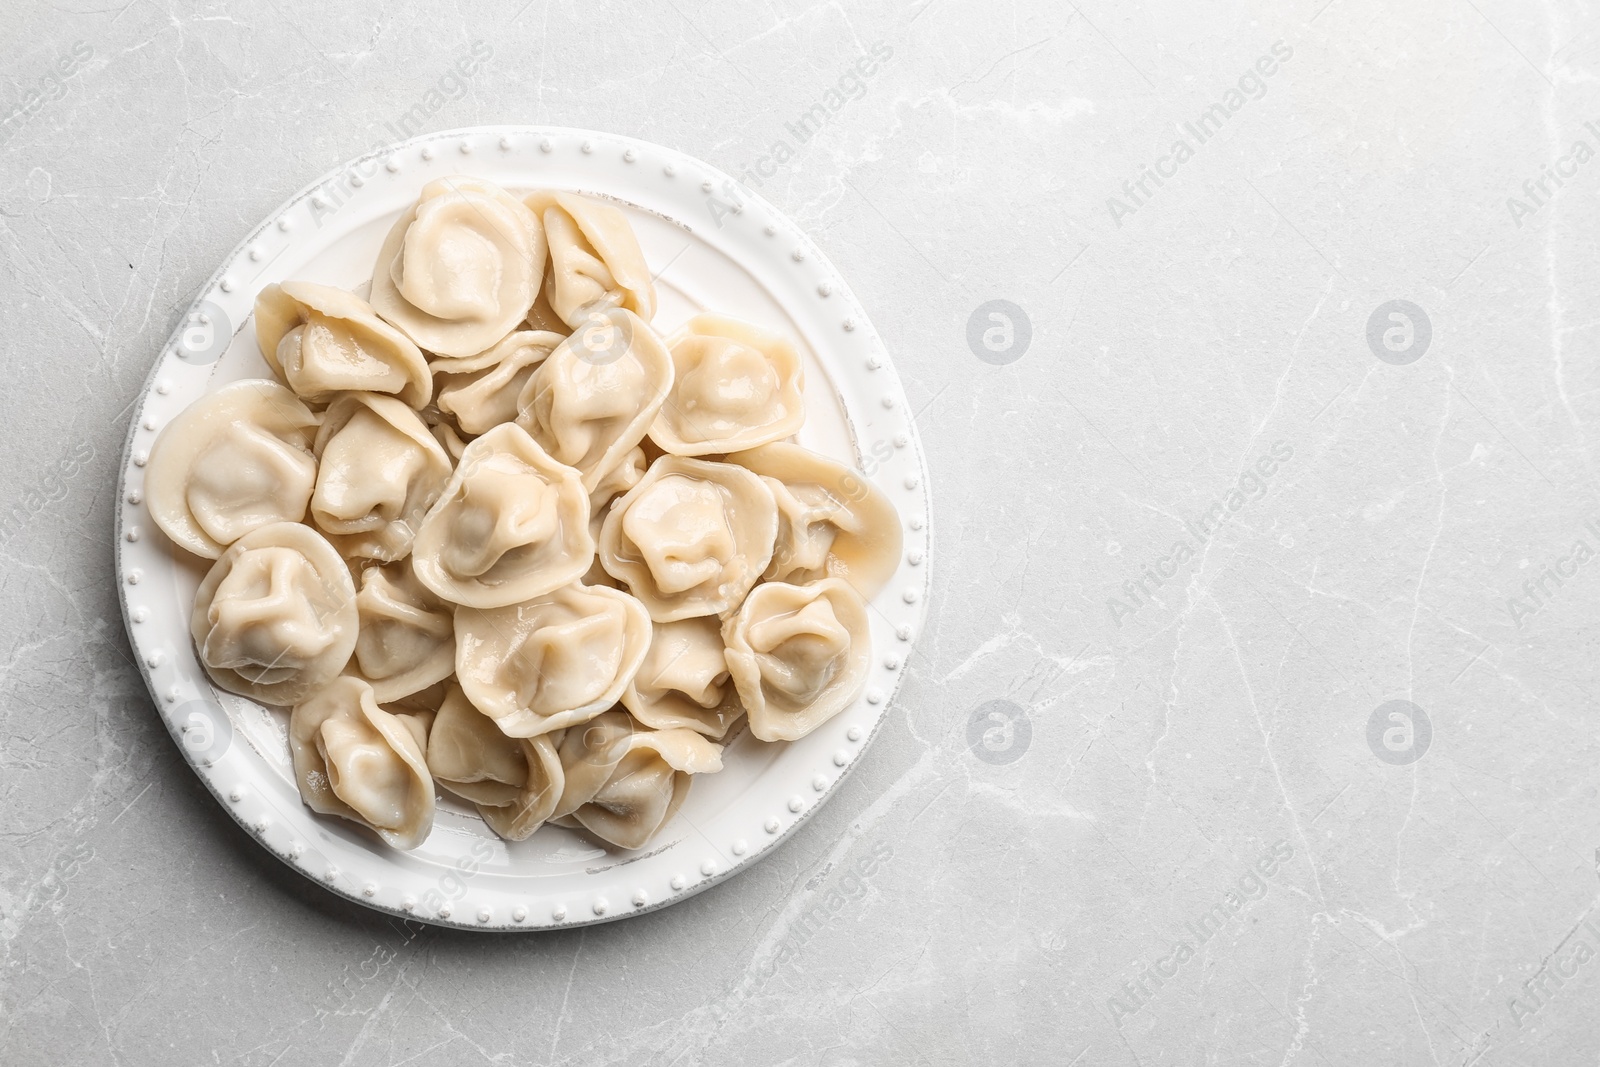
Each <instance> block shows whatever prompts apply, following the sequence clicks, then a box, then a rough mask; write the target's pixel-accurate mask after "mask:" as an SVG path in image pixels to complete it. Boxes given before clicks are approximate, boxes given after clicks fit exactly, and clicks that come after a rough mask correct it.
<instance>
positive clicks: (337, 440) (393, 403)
mask: <svg viewBox="0 0 1600 1067" xmlns="http://www.w3.org/2000/svg"><path fill="white" fill-rule="evenodd" d="M315 451H316V454H317V460H318V463H319V466H318V469H317V488H316V492H315V493H313V494H312V497H311V518H312V521H314V522H315V523H316V524H317V527H318V528H319V529H321V530H322V532H323V533H325V534H327V535H328V540H330V541H332V542H333V544H334V545H335V546H336V547H337V548H338V549H339V550H340V551H341V552H343V553H344V554H345V555H346V556H358V557H363V558H366V559H377V560H383V561H385V562H389V561H392V560H397V559H400V558H401V557H402V556H405V555H407V554H408V553H409V552H410V551H411V544H412V541H413V540H414V539H415V538H416V531H417V527H418V526H419V525H420V524H421V522H422V516H423V515H424V514H426V513H427V510H428V509H429V508H431V507H432V506H433V503H434V501H435V500H438V499H439V494H440V493H441V492H442V491H443V490H444V484H445V481H446V480H447V479H448V478H449V477H450V456H449V454H448V453H447V452H445V450H444V448H443V447H442V446H441V445H440V444H439V442H438V440H437V439H435V438H434V436H433V434H431V433H429V432H428V427H427V425H426V424H425V423H424V422H423V421H422V419H421V418H419V417H418V416H417V413H416V412H414V411H412V410H411V409H410V408H408V407H406V406H405V405H404V404H402V403H400V401H398V400H396V399H394V398H393V397H388V396H380V395H378V394H377V393H343V394H341V395H340V396H339V398H338V399H337V400H335V401H334V402H333V403H332V404H331V405H329V407H328V410H327V412H326V414H325V415H324V416H323V419H322V428H321V429H320V430H318V431H317V440H316V445H315Z"/></svg>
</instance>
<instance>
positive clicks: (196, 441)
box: [144, 379, 317, 559]
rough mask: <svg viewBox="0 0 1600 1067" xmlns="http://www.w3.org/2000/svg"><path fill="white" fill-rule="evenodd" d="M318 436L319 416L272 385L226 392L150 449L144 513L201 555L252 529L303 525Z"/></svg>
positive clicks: (181, 418)
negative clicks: (314, 441)
mask: <svg viewBox="0 0 1600 1067" xmlns="http://www.w3.org/2000/svg"><path fill="white" fill-rule="evenodd" d="M316 431H317V416H316V415H314V414H312V412H311V409H310V408H308V407H306V406H305V405H304V404H303V403H301V402H300V400H299V398H298V397H296V396H295V395H294V394H293V393H291V392H290V391H289V390H287V389H285V388H284V387H283V386H281V385H279V384H278V383H277V382H271V381H267V380H265V379H251V380H248V381H242V382H234V383H233V384H232V385H226V386H223V387H222V388H221V389H219V390H217V391H216V392H215V393H212V394H211V395H209V396H206V397H203V398H201V399H200V400H198V401H196V402H195V403H193V404H191V405H190V406H189V407H187V408H185V409H184V410H183V411H182V412H180V413H179V414H178V416H177V418H175V419H173V420H172V422H171V423H169V424H168V425H167V427H166V428H165V429H164V430H162V431H161V436H159V437H157V438H156V441H155V444H154V445H153V446H151V448H150V459H149V461H148V463H147V464H146V469H145V480H144V491H145V499H146V501H147V506H148V507H149V509H150V517H151V518H153V519H154V520H155V522H156V525H157V526H159V527H161V530H162V532H163V533H165V534H166V535H167V536H168V537H170V538H171V539H172V541H173V543H175V544H177V545H178V546H179V547H180V548H185V549H187V550H189V551H190V552H193V553H194V554H195V555H197V556H204V557H206V558H207V559H216V558H217V557H218V556H220V555H222V550H223V549H224V548H226V547H227V546H228V545H231V544H233V542H235V541H237V540H238V539H239V538H241V537H243V536H244V535H245V534H247V533H249V532H250V531H251V530H256V529H259V528H261V527H262V526H267V525H270V524H271V523H275V522H298V521H300V520H301V519H303V518H305V514H306V506H307V505H308V504H309V503H310V502H311V493H312V490H313V488H314V487H315V485H316V479H317V463H316V459H315V458H314V457H313V455H312V452H311V443H312V439H313V437H314V436H315V434H316Z"/></svg>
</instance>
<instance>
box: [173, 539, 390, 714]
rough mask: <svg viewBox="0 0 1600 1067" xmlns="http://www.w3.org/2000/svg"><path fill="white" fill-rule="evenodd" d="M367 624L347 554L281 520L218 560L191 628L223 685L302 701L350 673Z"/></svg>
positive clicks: (276, 700)
mask: <svg viewBox="0 0 1600 1067" xmlns="http://www.w3.org/2000/svg"><path fill="white" fill-rule="evenodd" d="M358 621H359V620H358V616H357V612H356V589H355V583H354V582H352V581H351V579H350V571H349V569H348V568H347V567H346V566H345V562H344V560H343V559H341V558H340V556H339V553H338V552H336V551H334V548H333V546H332V545H330V544H328V542H327V541H326V540H324V539H323V537H322V536H321V535H320V534H318V533H317V532H316V531H315V530H313V529H312V528H311V527H309V526H305V525H303V524H301V523H297V522H279V523H274V524H273V525H271V526H263V527H261V528H260V529H258V530H252V531H251V532H250V533H247V534H245V535H244V536H243V537H241V538H239V540H237V541H235V542H234V543H233V544H232V545H230V546H229V547H228V550H227V551H226V552H224V553H223V554H222V556H221V558H220V559H218V560H217V562H216V563H215V564H213V565H212V567H211V570H210V572H209V573H207V574H206V576H205V578H204V579H203V580H202V581H201V583H200V588H199V590H198V591H197V592H196V593H195V598H194V612H193V614H192V615H191V616H190V620H189V629H190V633H191V634H192V636H193V637H194V644H195V648H196V649H197V650H198V652H199V654H200V662H201V664H202V665H203V666H204V667H205V669H206V673H207V674H209V675H210V676H211V680H212V681H213V682H215V683H216V684H217V685H218V686H219V687H221V688H223V689H226V690H227V691H228V692H230V693H238V694H239V695H240V696H245V697H250V698H252V699H255V700H261V701H265V702H266V703H268V704H294V703H296V702H298V701H300V700H303V699H305V698H306V697H307V696H309V695H311V693H313V692H314V691H316V690H317V689H319V688H321V687H322V686H324V685H326V684H328V683H329V682H330V681H332V680H333V679H334V678H335V677H337V676H338V674H339V672H340V671H342V670H344V667H345V664H346V663H348V662H349V661H350V654H351V652H353V651H354V650H355V645H356V628H357V625H358Z"/></svg>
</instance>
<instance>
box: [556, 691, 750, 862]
mask: <svg viewBox="0 0 1600 1067" xmlns="http://www.w3.org/2000/svg"><path fill="white" fill-rule="evenodd" d="M560 757H561V766H562V773H563V775H564V782H563V789H562V792H561V800H560V802H559V803H558V804H557V805H556V810H555V814H554V815H553V816H552V818H554V819H559V820H560V821H561V823H562V824H563V825H568V826H574V825H575V826H579V827H582V828H583V829H585V830H588V831H589V832H590V833H591V834H594V835H595V836H596V837H598V838H600V839H601V840H602V841H606V842H609V843H610V844H613V845H616V846H617V847H619V848H627V849H634V848H643V847H644V846H645V844H647V843H648V842H649V840H650V838H652V837H653V836H655V834H656V832H657V831H658V830H660V829H661V828H662V827H663V826H665V825H666V824H667V823H668V822H670V821H671V819H672V817H673V816H674V815H676V814H677V812H678V809H679V808H680V807H682V806H683V801H684V798H685V797H686V796H688V793H689V782H690V778H691V776H693V775H696V774H714V773H715V772H717V771H720V770H721V769H722V749H721V747H720V746H718V745H716V744H713V743H712V742H710V741H707V740H706V739H705V738H704V737H701V736H700V735H699V734H697V733H695V732H694V731H693V730H645V729H641V728H640V727H639V726H638V725H637V724H636V723H634V722H633V720H632V719H631V718H630V717H629V716H628V714H627V713H626V712H623V711H608V712H606V713H605V714H604V715H601V716H599V717H598V718H596V719H595V720H594V721H593V722H591V723H588V724H587V725H585V726H581V727H574V728H573V729H571V730H568V731H567V733H566V736H565V737H563V738H562V741H561V749H560Z"/></svg>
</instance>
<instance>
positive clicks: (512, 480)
mask: <svg viewBox="0 0 1600 1067" xmlns="http://www.w3.org/2000/svg"><path fill="white" fill-rule="evenodd" d="M593 558H594V538H593V537H592V536H591V535H590V533H589V497H588V494H587V493H586V492H585V491H584V488H583V485H582V484H581V483H580V482H579V480H578V472H577V471H575V470H573V469H572V468H570V467H565V466H562V465H561V464H560V463H557V462H556V461H555V460H553V459H551V458H550V457H549V456H548V455H546V454H545V451H544V449H542V448H540V447H539V445H538V444H537V443H536V442H535V441H534V440H533V439H532V438H531V437H529V436H528V435H527V434H526V433H524V432H523V431H522V429H521V428H520V427H518V426H517V425H516V424H514V423H506V424H503V425H500V426H496V427H495V428H494V429H492V430H490V431H489V432H488V433H486V434H484V435H483V436H482V437H479V438H477V439H476V440H474V441H473V442H472V443H471V444H469V445H468V446H467V447H466V451H465V452H463V453H462V456H461V462H460V464H459V465H458V466H457V467H456V470H455V473H454V474H453V475H452V476H451V477H450V481H449V482H448V483H447V484H446V485H445V488H444V493H443V494H442V495H441V496H440V497H439V500H438V502H437V503H436V504H434V506H433V510H431V511H429V512H428V514H427V515H426V516H425V517H424V518H423V520H422V525H421V527H420V529H419V530H418V531H417V539H416V543H415V545H414V546H413V548H412V566H413V568H414V569H415V570H416V572H417V577H419V578H421V579H422V582H423V584H424V585H426V586H427V587H428V588H430V589H432V590H433V591H434V592H435V593H437V594H438V595H439V596H441V597H443V598H444V599H446V600H448V601H451V602H452V603H455V604H468V605H471V606H473V607H480V608H492V607H503V606H505V605H507V604H515V603H517V602H518V601H522V600H527V599H530V598H532V597H536V596H540V595H541V594H544V593H548V592H549V591H550V590H552V589H555V588H557V587H558V586H562V585H565V584H567V583H568V582H571V581H573V580H575V579H576V578H577V577H578V576H579V575H581V574H583V572H584V571H586V570H588V569H589V564H590V561H591V560H592V559H593Z"/></svg>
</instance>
